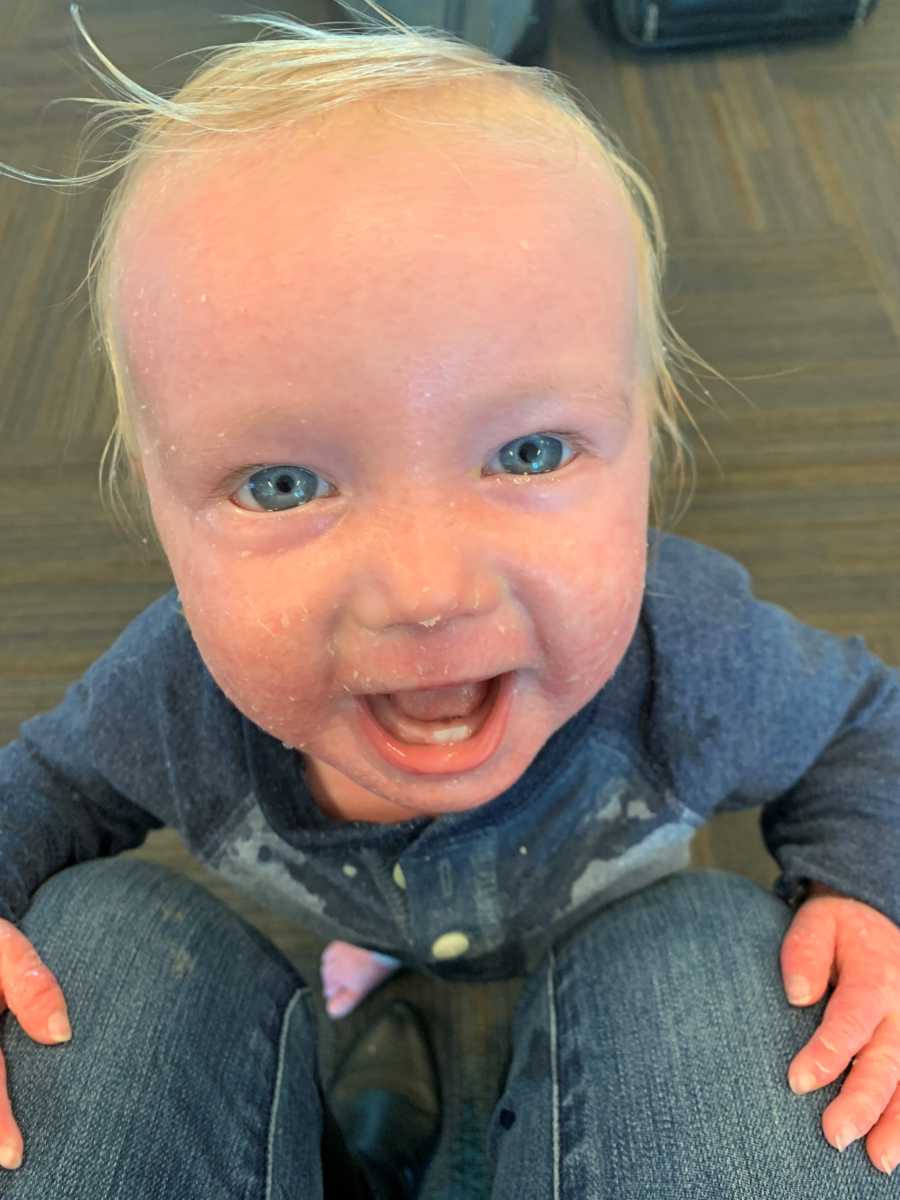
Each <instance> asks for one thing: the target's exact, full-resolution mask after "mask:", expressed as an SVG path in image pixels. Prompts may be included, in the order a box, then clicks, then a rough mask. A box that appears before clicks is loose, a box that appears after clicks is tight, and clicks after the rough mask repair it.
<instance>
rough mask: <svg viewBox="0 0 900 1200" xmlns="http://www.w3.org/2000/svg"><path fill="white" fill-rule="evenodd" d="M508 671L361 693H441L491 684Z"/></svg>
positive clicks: (377, 694)
mask: <svg viewBox="0 0 900 1200" xmlns="http://www.w3.org/2000/svg"><path fill="white" fill-rule="evenodd" d="M506 674H508V672H506V671H498V672H497V674H496V675H479V676H478V677H477V678H472V677H470V678H468V679H457V680H456V681H455V682H453V683H448V682H447V677H446V675H442V676H441V678H440V679H439V680H436V681H435V682H434V683H429V682H427V681H426V680H424V679H419V680H418V681H417V682H416V683H413V684H410V686H409V687H397V685H396V684H392V685H391V687H390V688H389V689H388V688H383V689H378V688H372V689H371V691H368V690H367V691H365V692H361V693H360V695H363V696H391V695H394V694H395V693H396V692H440V691H443V690H444V689H446V688H454V687H463V686H465V685H466V684H471V683H490V682H491V681H492V680H494V679H498V678H499V677H500V676H501V675H506Z"/></svg>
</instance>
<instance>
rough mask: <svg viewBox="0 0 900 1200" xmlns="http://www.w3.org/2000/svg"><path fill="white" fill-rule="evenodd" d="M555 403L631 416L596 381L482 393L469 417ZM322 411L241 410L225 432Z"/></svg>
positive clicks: (611, 388)
mask: <svg viewBox="0 0 900 1200" xmlns="http://www.w3.org/2000/svg"><path fill="white" fill-rule="evenodd" d="M553 402H556V403H557V404H561V405H565V404H567V403H573V402H574V403H576V404H577V405H578V406H579V407H582V408H587V409H590V410H592V412H593V415H595V416H596V415H597V405H598V402H599V403H600V404H603V405H605V406H607V407H608V409H609V410H610V411H611V413H612V415H620V416H630V415H631V396H630V395H629V392H628V389H627V388H626V387H624V386H623V385H622V384H609V383H606V382H600V383H595V384H588V385H587V386H580V387H564V386H555V387H546V386H543V387H520V388H515V389H511V390H509V391H507V392H504V393H503V394H501V395H492V396H485V397H484V398H483V399H482V400H481V402H480V403H478V404H473V406H472V416H473V418H474V419H477V420H478V421H479V422H482V421H483V420H484V414H485V410H487V411H488V412H490V413H495V414H496V415H497V419H498V421H500V420H512V419H514V418H515V417H516V416H517V410H519V409H534V410H537V409H539V408H540V407H541V406H544V407H546V406H547V404H548V403H553ZM322 415H324V414H323V413H321V412H319V411H318V410H317V409H316V407H315V405H314V404H312V405H311V406H310V408H308V409H305V410H304V409H301V410H300V411H298V407H297V405H296V404H295V405H294V406H293V407H291V408H286V407H285V406H284V405H283V404H271V405H265V406H261V407H254V408H253V409H251V410H250V412H243V413H242V414H241V415H240V417H236V418H235V419H233V420H229V421H228V422H227V432H228V436H230V437H241V436H242V435H243V434H245V433H254V432H257V433H258V432H261V431H262V430H264V429H265V427H266V426H267V425H273V426H274V425H279V424H280V425H284V424H286V423H290V424H303V423H309V424H311V425H314V424H318V422H319V421H320V419H321V416H322Z"/></svg>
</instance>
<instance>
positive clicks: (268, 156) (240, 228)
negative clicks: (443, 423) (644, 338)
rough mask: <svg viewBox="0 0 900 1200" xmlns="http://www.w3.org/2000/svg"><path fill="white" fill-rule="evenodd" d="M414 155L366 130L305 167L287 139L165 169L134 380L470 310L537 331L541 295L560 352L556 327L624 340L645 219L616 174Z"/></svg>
mask: <svg viewBox="0 0 900 1200" xmlns="http://www.w3.org/2000/svg"><path fill="white" fill-rule="evenodd" d="M220 140H221V139H220ZM410 140H411V137H410V134H409V132H408V131H403V130H402V129H396V130H392V129H387V128H385V129H382V130H381V132H380V135H379V137H377V138H375V137H373V135H372V134H371V132H370V131H366V132H365V134H363V132H361V131H360V130H356V129H352V128H351V129H350V130H349V131H347V132H346V137H345V138H341V139H337V138H335V139H324V138H316V137H312V138H306V139H303V140H301V149H300V151H297V150H296V145H295V142H296V139H294V140H293V141H292V139H291V138H290V137H289V136H288V135H286V134H285V135H283V136H281V137H280V138H273V137H269V138H265V139H261V140H260V141H259V143H258V144H255V145H254V144H249V143H248V144H245V145H242V146H235V147H234V148H231V147H226V149H225V151H224V152H216V153H209V154H206V155H205V156H200V157H199V158H194V157H192V156H188V155H181V154H179V155H175V156H174V157H173V159H172V161H171V162H166V161H157V162H154V163H152V164H150V165H149V166H148V167H147V168H146V169H145V171H144V172H143V173H142V175H141V176H139V177H138V179H137V182H136V187H135V191H134V193H133V195H132V197H131V199H130V202H129V206H128V209H127V210H126V212H125V214H124V216H123V221H122V225H121V227H120V237H119V240H118V245H117V248H116V250H117V256H116V257H117V264H118V267H119V276H118V280H117V300H118V308H117V315H118V321H119V325H120V327H121V329H122V331H123V335H124V336H123V341H124V344H125V348H126V351H127V353H128V356H129V359H130V361H131V362H132V363H133V364H134V365H135V369H136V370H137V371H138V372H141V371H144V370H146V371H147V372H148V373H151V372H152V373H153V374H154V375H159V374H160V373H162V374H163V375H164V374H165V373H166V372H167V371H171V372H175V371H177V370H178V369H179V368H184V367H185V366H189V365H190V362H185V361H184V360H179V354H185V355H188V356H190V359H196V357H197V355H198V354H207V353H208V354H213V353H215V354H219V355H222V356H224V358H225V359H227V358H228V356H229V355H234V356H237V355H239V354H244V355H249V356H256V357H258V356H259V354H266V355H269V356H277V355H279V354H282V353H285V352H289V353H294V354H300V353H302V351H303V350H304V348H308V345H307V339H309V341H310V342H316V343H317V352H321V347H322V345H323V344H325V348H326V350H327V343H328V342H329V341H334V340H335V339H340V340H342V341H343V342H345V343H347V336H348V335H347V331H348V330H349V328H350V327H351V326H352V325H353V324H354V323H359V322H365V323H367V324H368V325H370V326H372V325H378V326H379V327H380V329H381V333H382V335H383V337H384V338H385V339H389V338H392V337H396V338H405V339H409V338H412V337H414V336H415V335H416V328H415V327H414V325H415V322H416V321H421V322H422V324H421V326H420V328H421V330H422V333H420V339H421V338H423V337H424V336H425V331H426V328H427V326H428V323H429V321H430V322H431V323H432V325H440V324H441V323H446V322H447V317H448V314H452V316H453V320H454V321H458V320H460V319H461V318H460V314H461V313H462V315H463V316H464V315H465V310H468V311H469V312H470V313H471V319H472V321H473V322H480V323H481V324H482V325H483V326H484V328H485V329H488V330H489V329H490V328H491V327H502V326H503V324H504V321H513V320H517V321H521V320H522V319H523V318H522V313H521V311H520V310H518V309H516V310H515V312H513V310H512V309H509V315H508V316H507V309H508V306H507V305H506V304H504V302H503V297H504V296H510V297H519V298H521V300H522V302H523V304H524V303H525V302H526V301H527V300H528V298H529V297H530V298H531V301H532V303H531V305H530V307H528V308H527V309H526V314H525V318H524V319H525V320H526V321H527V320H528V319H529V318H528V313H531V314H532V316H531V320H532V321H540V322H541V325H542V330H543V333H544V335H545V336H546V337H547V338H548V340H552V339H553V336H554V331H553V323H554V321H557V322H559V323H560V326H561V329H560V335H561V336H563V335H564V334H565V329H564V328H562V326H565V325H567V324H568V325H571V324H572V323H573V322H579V321H585V322H586V321H589V320H593V319H594V312H595V311H596V312H597V317H598V321H599V323H598V328H597V336H598V339H599V340H600V341H601V342H602V340H603V337H604V328H603V322H604V321H605V322H606V325H607V326H609V328H607V329H606V336H607V337H608V338H612V339H614V340H616V339H619V338H620V337H621V336H622V335H621V334H620V332H619V331H618V329H617V328H614V326H615V320H614V316H615V313H613V312H612V311H611V310H612V308H613V307H615V309H617V310H618V311H619V312H620V314H621V313H624V314H625V316H627V317H630V316H631V315H632V310H633V307H634V301H635V279H634V274H635V254H634V237H633V229H632V220H631V215H630V214H629V212H628V211H626V208H625V206H624V205H623V203H622V200H621V197H620V196H619V195H618V194H617V192H616V189H615V188H613V187H612V186H611V185H610V183H609V181H608V180H606V179H604V177H603V174H602V172H598V171H596V170H595V169H593V168H591V167H588V168H586V169H584V168H583V160H581V159H580V160H579V162H578V163H576V162H574V161H573V155H572V154H564V155H563V156H562V159H561V160H560V163H558V164H557V165H555V166H553V167H551V168H550V169H541V168H540V167H539V166H538V165H537V164H536V163H534V162H533V163H532V164H531V165H530V166H529V165H527V164H525V163H523V161H522V160H521V159H520V158H517V159H514V160H513V161H509V160H508V159H505V158H504V157H503V156H502V155H501V154H500V153H499V152H497V151H495V150H493V149H492V148H491V147H490V146H489V145H481V146H479V147H477V148H476V147H474V146H471V145H468V144H466V143H465V142H464V141H462V140H461V139H456V140H455V141H454V140H452V139H451V140H447V139H446V138H442V139H441V140H440V141H438V140H437V139H434V138H431V137H430V136H429V137H426V136H424V135H423V134H421V132H419V133H418V134H417V135H416V136H415V137H413V138H412V142H413V143H414V145H415V146H416V147H417V152H416V153H413V152H412V149H411V146H410ZM612 297H615V301H616V302H615V306H611V304H610V300H611V298H612ZM592 306H593V307H592ZM114 311H116V305H115V304H114ZM522 336H523V339H527V337H528V336H529V331H528V330H527V329H523V331H522ZM347 344H349V343H347ZM173 386H174V376H173Z"/></svg>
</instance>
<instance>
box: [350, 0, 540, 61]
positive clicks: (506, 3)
mask: <svg viewBox="0 0 900 1200" xmlns="http://www.w3.org/2000/svg"><path fill="white" fill-rule="evenodd" d="M554 5H555V0H383V5H382V7H384V8H386V9H387V11H388V12H389V13H391V14H392V16H395V17H397V18H398V19H399V20H401V21H404V22H405V23H406V24H407V25H424V26H428V25H430V26H433V27H434V28H435V29H444V30H446V31H447V32H448V33H454V34H456V35H457V36H458V37H460V38H462V39H463V41H465V42H470V43H471V44H472V45H473V46H480V47H481V48H482V49H483V50H489V51H490V53H491V54H494V55H496V56H497V58H504V59H506V60H507V62H511V63H514V64H515V65H516V66H520V67H529V66H537V65H539V62H540V60H541V59H543V57H544V55H545V53H546V50H547V46H548V43H549V40H550V22H551V19H552V16H553V8H554ZM354 7H355V8H358V9H359V10H360V11H366V9H365V6H363V5H359V4H355V5H354Z"/></svg>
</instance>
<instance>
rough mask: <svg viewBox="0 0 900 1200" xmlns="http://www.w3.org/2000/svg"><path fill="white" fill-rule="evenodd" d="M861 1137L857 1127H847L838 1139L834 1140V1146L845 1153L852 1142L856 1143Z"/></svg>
mask: <svg viewBox="0 0 900 1200" xmlns="http://www.w3.org/2000/svg"><path fill="white" fill-rule="evenodd" d="M858 1137H859V1130H858V1129H857V1128H856V1126H855V1125H845V1126H844V1128H843V1129H842V1130H841V1131H840V1133H839V1134H838V1135H837V1137H836V1138H835V1139H834V1144H835V1146H836V1147H837V1148H838V1150H840V1151H841V1153H843V1152H844V1151H845V1150H846V1149H847V1147H848V1146H849V1145H850V1143H851V1142H855V1141H856V1139H857V1138H858Z"/></svg>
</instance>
